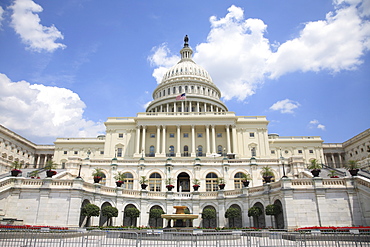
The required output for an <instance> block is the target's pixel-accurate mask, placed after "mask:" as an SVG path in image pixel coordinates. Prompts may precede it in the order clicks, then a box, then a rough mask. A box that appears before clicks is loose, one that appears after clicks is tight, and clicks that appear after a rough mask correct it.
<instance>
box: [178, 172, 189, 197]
mask: <svg viewBox="0 0 370 247" xmlns="http://www.w3.org/2000/svg"><path fill="white" fill-rule="evenodd" d="M180 186H181V191H183V192H190V176H189V174H187V173H186V172H182V173H180V174H179V175H178V176H177V192H180Z"/></svg>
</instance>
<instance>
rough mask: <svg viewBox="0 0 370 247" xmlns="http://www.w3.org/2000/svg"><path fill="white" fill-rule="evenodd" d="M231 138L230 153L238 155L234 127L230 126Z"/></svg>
mask: <svg viewBox="0 0 370 247" xmlns="http://www.w3.org/2000/svg"><path fill="white" fill-rule="evenodd" d="M231 131H232V136H233V147H232V152H233V153H234V154H235V155H236V154H237V153H238V144H237V141H236V126H235V125H233V126H232V129H231Z"/></svg>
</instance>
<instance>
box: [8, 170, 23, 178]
mask: <svg viewBox="0 0 370 247" xmlns="http://www.w3.org/2000/svg"><path fill="white" fill-rule="evenodd" d="M19 173H22V171H21V170H11V171H10V174H11V175H12V176H13V177H17V176H18V174H19Z"/></svg>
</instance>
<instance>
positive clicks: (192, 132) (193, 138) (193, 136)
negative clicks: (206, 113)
mask: <svg viewBox="0 0 370 247" xmlns="http://www.w3.org/2000/svg"><path fill="white" fill-rule="evenodd" d="M195 156H196V153H195V126H194V125H192V126H191V157H195Z"/></svg>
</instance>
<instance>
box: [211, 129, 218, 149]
mask: <svg viewBox="0 0 370 247" xmlns="http://www.w3.org/2000/svg"><path fill="white" fill-rule="evenodd" d="M211 127H212V153H217V152H216V133H215V125H214V124H212V126H211Z"/></svg>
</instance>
